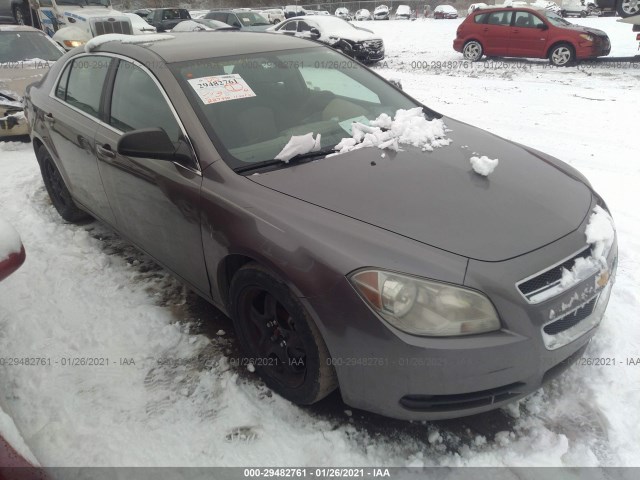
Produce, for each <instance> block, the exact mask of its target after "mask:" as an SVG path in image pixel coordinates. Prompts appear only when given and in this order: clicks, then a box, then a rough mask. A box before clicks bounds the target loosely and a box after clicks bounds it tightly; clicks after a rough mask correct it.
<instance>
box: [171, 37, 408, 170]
mask: <svg viewBox="0 0 640 480" xmlns="http://www.w3.org/2000/svg"><path fill="white" fill-rule="evenodd" d="M170 68H171V70H172V71H173V73H174V75H175V76H176V78H177V79H178V81H179V83H180V84H181V87H182V88H183V90H184V92H185V94H186V95H187V98H188V99H189V102H190V103H191V105H192V107H193V108H194V110H195V112H196V114H197V115H198V117H199V119H200V121H201V122H202V124H203V126H204V127H205V129H206V130H207V133H208V134H209V136H210V138H211V139H212V141H213V143H214V144H215V145H216V148H218V151H219V152H220V153H221V155H222V157H223V159H224V160H225V161H226V162H227V163H228V164H229V165H230V166H231V167H232V168H240V167H245V166H248V165H250V164H252V163H256V162H261V161H265V160H271V159H274V158H275V157H276V156H277V155H278V153H280V151H281V150H282V149H283V147H284V146H285V145H286V144H287V143H288V142H289V140H290V139H291V137H292V136H298V135H306V134H308V133H313V134H314V137H315V136H316V135H317V134H320V135H321V141H320V148H321V149H323V150H324V149H329V148H331V147H333V146H335V145H336V144H337V143H338V142H340V141H341V140H342V139H343V138H345V137H350V136H351V124H352V123H353V122H354V121H357V122H362V123H365V124H366V123H368V122H369V121H371V120H374V119H376V118H377V117H378V116H379V115H381V114H382V113H385V114H387V115H390V116H394V115H395V114H396V111H397V110H398V109H409V108H415V107H420V106H421V105H419V104H416V103H414V102H413V101H412V100H411V99H409V98H407V97H406V96H405V95H403V94H402V93H401V92H398V91H397V90H396V89H395V88H393V87H391V86H390V85H388V84H387V83H386V82H385V81H384V80H382V79H381V78H379V77H378V76H376V75H375V74H373V73H371V72H370V71H369V70H367V69H366V68H364V67H362V66H360V64H358V63H357V62H355V61H345V58H344V56H342V55H341V54H339V53H337V52H335V51H334V50H331V49H329V48H325V47H320V48H318V47H313V48H305V49H297V50H286V51H280V52H268V53H257V54H249V55H243V56H237V57H226V58H219V59H206V60H197V61H188V62H181V63H177V64H172V65H170Z"/></svg>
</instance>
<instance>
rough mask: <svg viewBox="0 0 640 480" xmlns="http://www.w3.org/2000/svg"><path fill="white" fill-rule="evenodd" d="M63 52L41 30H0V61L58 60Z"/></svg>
mask: <svg viewBox="0 0 640 480" xmlns="http://www.w3.org/2000/svg"><path fill="white" fill-rule="evenodd" d="M62 55H63V53H62V52H61V51H60V50H58V48H56V46H55V45H54V44H53V43H52V42H51V41H50V40H49V39H48V38H47V37H46V36H45V35H44V34H43V33H40V32H0V63H6V62H18V61H23V60H34V59H39V60H47V61H56V60H57V59H59V58H60V57H61V56H62Z"/></svg>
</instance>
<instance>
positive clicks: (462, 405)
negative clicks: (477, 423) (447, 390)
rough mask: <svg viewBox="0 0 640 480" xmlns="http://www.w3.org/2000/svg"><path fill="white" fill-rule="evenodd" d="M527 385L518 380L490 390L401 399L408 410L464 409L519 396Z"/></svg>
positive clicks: (440, 410)
mask: <svg viewBox="0 0 640 480" xmlns="http://www.w3.org/2000/svg"><path fill="white" fill-rule="evenodd" d="M525 387H526V384H524V383H522V382H516V383H512V384H510V385H505V386H503V387H498V388H492V389H490V390H482V391H479V392H470V393H459V394H454V395H405V396H404V397H402V398H401V399H400V405H402V406H403V407H404V408H406V409H408V410H413V411H420V412H447V411H450V410H464V409H468V408H477V407H482V406H485V405H493V404H494V403H499V402H502V401H504V400H509V399H510V398H514V397H517V396H519V395H522V394H523V393H525V392H526V390H525Z"/></svg>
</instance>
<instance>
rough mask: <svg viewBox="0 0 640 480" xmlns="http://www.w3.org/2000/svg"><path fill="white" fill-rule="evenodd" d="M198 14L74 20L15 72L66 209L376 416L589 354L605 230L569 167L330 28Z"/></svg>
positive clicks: (502, 391)
mask: <svg viewBox="0 0 640 480" xmlns="http://www.w3.org/2000/svg"><path fill="white" fill-rule="evenodd" d="M207 35H208V37H207V39H208V40H210V41H207V42H202V41H201V40H202V35H201V34H198V33H183V34H179V35H178V34H176V35H175V37H174V38H171V36H169V37H167V36H166V35H162V36H153V35H150V36H147V37H144V43H142V44H139V45H136V44H133V43H132V42H142V41H143V40H140V39H136V38H132V37H122V38H121V39H120V40H113V41H108V42H104V43H103V42H95V43H93V42H89V44H88V46H87V49H88V50H89V51H88V52H87V51H85V50H83V49H77V50H74V51H72V52H69V53H67V54H66V55H65V56H64V57H63V58H62V59H61V60H60V61H58V62H57V63H56V65H55V66H54V67H53V68H52V70H51V71H50V73H49V75H47V77H46V78H45V80H44V81H43V82H41V83H39V84H36V85H32V86H31V87H30V89H29V90H28V95H27V97H26V104H27V112H28V115H27V117H28V119H29V121H30V123H31V126H32V139H33V147H34V150H35V152H36V155H37V158H38V162H39V164H40V167H41V171H42V176H43V179H44V184H45V186H46V188H47V191H48V193H49V195H50V197H51V200H52V203H53V205H54V207H55V208H56V209H57V210H58V212H59V213H60V214H61V215H62V217H63V218H64V219H66V220H68V221H77V220H80V219H81V218H83V217H85V216H87V215H88V214H90V215H92V216H94V217H96V218H98V219H100V220H101V221H103V222H105V223H107V224H109V225H110V226H111V227H113V228H114V229H115V230H117V231H118V232H119V233H120V234H121V235H122V236H123V237H125V238H127V239H129V240H130V241H131V242H132V243H134V244H135V245H137V246H138V247H139V248H140V249H142V250H143V251H145V252H146V253H147V254H149V255H150V256H152V257H153V258H155V259H156V260H157V261H158V262H159V263H160V264H162V265H163V266H164V267H166V268H167V269H168V270H170V271H172V272H173V273H174V274H175V275H176V276H177V277H179V278H180V279H182V280H183V281H184V282H185V283H186V284H187V285H189V286H190V287H191V288H192V289H193V290H194V291H196V292H197V293H199V294H200V295H201V296H202V297H204V298H206V299H207V300H208V301H209V302H211V303H212V304H213V305H215V306H217V307H218V308H220V309H222V310H223V311H224V312H226V313H228V314H229V316H230V317H231V318H232V319H233V323H234V326H235V330H236V334H237V337H238V340H239V342H240V344H241V346H242V347H243V349H244V351H245V353H246V359H245V361H244V362H243V363H244V364H247V365H248V364H251V365H253V366H254V367H255V370H256V372H257V373H258V374H259V375H260V376H261V377H262V378H263V379H264V381H265V382H266V384H267V385H268V386H269V387H271V388H272V389H273V390H274V391H275V392H277V393H278V394H280V395H282V396H283V397H285V398H287V399H289V400H291V401H293V402H296V403H299V404H311V403H314V402H316V401H318V400H320V399H322V398H323V397H325V396H326V395H328V394H329V393H330V392H332V391H333V390H334V389H336V388H338V387H339V389H340V392H341V394H342V397H343V399H344V401H345V402H346V403H347V404H349V405H351V406H353V407H357V408H361V409H365V410H369V411H372V412H377V413H380V414H383V415H387V416H391V417H396V418H402V419H437V418H451V417H456V416H464V415H470V414H475V413H479V412H483V411H487V410H491V409H494V408H497V407H500V406H502V405H504V404H505V403H507V402H510V401H513V400H515V399H518V398H521V397H523V396H524V395H527V394H528V393H530V392H532V391H534V390H536V389H538V388H539V387H540V386H541V385H542V384H543V383H544V382H545V381H548V380H549V379H551V378H553V377H554V376H556V375H558V374H559V373H560V372H562V371H563V370H564V369H565V368H567V366H569V365H570V364H571V362H572V360H574V359H575V358H577V356H579V355H580V354H581V352H582V351H583V350H584V349H585V348H586V345H587V343H588V342H589V340H590V339H591V337H592V336H593V334H594V333H595V332H596V330H597V326H598V324H599V322H600V320H601V319H602V317H603V314H604V309H605V307H606V305H607V302H608V299H609V293H610V291H611V285H612V283H613V278H614V275H615V268H616V258H617V246H616V239H615V231H614V229H613V223H612V220H611V217H610V215H609V213H608V211H607V207H606V205H605V203H604V201H603V200H602V199H601V198H600V197H599V196H598V195H597V194H596V193H595V192H594V190H593V189H592V187H591V185H590V184H589V182H588V181H587V180H586V179H585V178H584V177H583V176H582V175H581V174H580V173H579V172H578V171H576V170H575V169H574V168H572V167H570V166H569V165H567V164H565V163H563V162H561V161H559V160H557V159H555V158H553V157H550V156H549V155H546V154H544V153H542V152H539V151H536V150H534V149H531V148H528V147H525V146H523V145H520V144H517V143H514V142H512V141H507V140H505V139H502V138H500V137H497V136H495V135H492V134H490V133H487V132H485V131H483V130H481V129H479V128H476V127H473V126H471V125H467V124H465V123H462V122H459V121H456V120H454V119H452V118H446V117H443V116H442V115H440V114H438V113H437V112H434V111H433V110H431V109H429V108H428V107H426V106H424V105H422V104H420V102H418V101H416V100H415V99H413V98H411V97H410V96H409V95H407V94H405V93H404V92H402V91H401V90H400V89H398V88H396V87H395V86H393V85H391V84H390V83H389V82H387V81H386V80H385V79H383V78H382V77H380V76H378V75H377V74H376V73H374V72H372V71H370V70H368V69H367V68H366V67H363V66H362V65H360V64H359V63H357V62H355V61H353V60H352V59H351V58H349V57H347V56H345V55H343V54H342V53H340V52H337V51H335V50H333V49H331V48H328V47H324V46H321V45H318V44H317V43H314V42H310V41H308V40H304V39H300V38H295V37H294V38H292V37H287V36H284V35H270V34H263V33H251V32H249V33H246V34H242V35H239V34H234V33H229V32H226V33H225V32H210V33H208V34H207ZM231 36H232V37H233V38H232V37H231ZM474 152H477V153H474Z"/></svg>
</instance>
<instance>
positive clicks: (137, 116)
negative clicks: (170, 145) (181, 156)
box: [109, 61, 180, 142]
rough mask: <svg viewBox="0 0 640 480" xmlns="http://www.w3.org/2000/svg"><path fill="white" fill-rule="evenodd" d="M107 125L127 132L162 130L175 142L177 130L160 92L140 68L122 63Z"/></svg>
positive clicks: (119, 66) (114, 88)
mask: <svg viewBox="0 0 640 480" xmlns="http://www.w3.org/2000/svg"><path fill="white" fill-rule="evenodd" d="M109 125H111V126H113V127H114V128H117V129H118V130H121V131H123V132H129V131H131V130H137V129H140V128H156V127H160V128H162V129H163V130H164V131H165V132H167V134H168V135H169V138H170V139H171V140H172V141H174V142H177V141H178V139H179V137H180V127H179V126H178V122H177V121H176V118H175V117H174V115H173V112H172V111H171V109H170V108H169V105H168V104H167V101H166V100H165V98H164V96H163V95H162V92H161V91H160V89H159V88H158V86H157V85H156V83H155V82H154V81H153V79H152V78H151V77H150V76H149V74H148V73H147V72H145V71H144V70H142V69H141V68H140V67H138V66H136V65H134V64H132V63H129V62H125V61H121V62H120V64H119V65H118V72H117V73H116V78H115V82H114V84H113V95H112V96H111V114H110V118H109Z"/></svg>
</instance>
